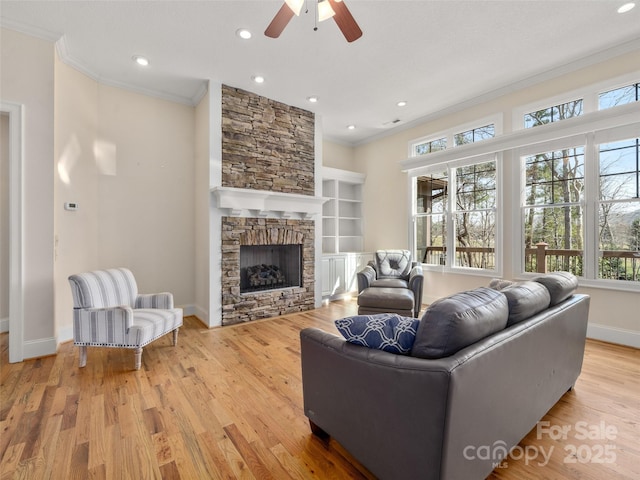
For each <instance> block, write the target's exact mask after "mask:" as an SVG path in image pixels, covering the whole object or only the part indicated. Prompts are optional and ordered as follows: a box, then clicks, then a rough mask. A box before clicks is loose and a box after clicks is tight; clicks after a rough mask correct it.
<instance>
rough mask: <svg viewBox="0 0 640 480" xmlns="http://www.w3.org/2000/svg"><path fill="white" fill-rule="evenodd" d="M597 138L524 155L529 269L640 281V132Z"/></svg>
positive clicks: (524, 215) (524, 214)
mask: <svg viewBox="0 0 640 480" xmlns="http://www.w3.org/2000/svg"><path fill="white" fill-rule="evenodd" d="M596 140H597V135H596V136H593V134H590V135H586V136H585V143H586V145H582V146H575V147H570V148H564V149H559V150H552V151H547V152H544V153H539V154H534V155H529V156H525V157H523V159H522V163H523V169H524V172H523V174H524V179H525V183H524V190H523V206H522V222H523V232H524V271H525V272H544V271H558V270H563V271H569V272H571V273H573V274H575V275H577V276H580V277H583V278H585V279H587V280H606V281H616V282H620V281H623V282H625V283H626V282H639V283H640V138H631V139H627V140H616V141H611V142H603V143H600V144H599V145H597V144H596V145H594V143H595V141H596ZM590 145H594V148H591V147H590ZM589 185H593V186H594V188H592V189H591V190H589V188H588V186H589ZM590 232H592V233H590Z"/></svg>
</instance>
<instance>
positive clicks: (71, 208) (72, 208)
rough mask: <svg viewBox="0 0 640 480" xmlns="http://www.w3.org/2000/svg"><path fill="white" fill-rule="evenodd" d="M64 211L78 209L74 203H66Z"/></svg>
mask: <svg viewBox="0 0 640 480" xmlns="http://www.w3.org/2000/svg"><path fill="white" fill-rule="evenodd" d="M64 209H65V210H77V209H78V204H77V203H75V202H66V203H65V204H64Z"/></svg>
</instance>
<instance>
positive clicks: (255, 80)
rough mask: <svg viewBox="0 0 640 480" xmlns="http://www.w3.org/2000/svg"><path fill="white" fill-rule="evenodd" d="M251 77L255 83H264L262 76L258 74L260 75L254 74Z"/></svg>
mask: <svg viewBox="0 0 640 480" xmlns="http://www.w3.org/2000/svg"><path fill="white" fill-rule="evenodd" d="M251 78H252V79H253V81H254V82H256V83H264V77H262V76H260V75H254V76H253V77H251Z"/></svg>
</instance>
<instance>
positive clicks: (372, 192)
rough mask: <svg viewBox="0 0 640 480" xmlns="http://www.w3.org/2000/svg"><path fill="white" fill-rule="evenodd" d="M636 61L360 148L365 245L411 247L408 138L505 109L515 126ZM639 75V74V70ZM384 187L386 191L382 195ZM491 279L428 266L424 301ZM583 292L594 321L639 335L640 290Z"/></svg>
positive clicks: (586, 71)
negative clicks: (531, 107) (541, 104)
mask: <svg viewBox="0 0 640 480" xmlns="http://www.w3.org/2000/svg"><path fill="white" fill-rule="evenodd" d="M638 65H640V52H637V51H636V52H631V53H627V54H624V55H621V56H619V57H617V58H614V59H610V60H607V61H603V62H601V63H599V64H596V65H592V66H590V67H587V68H583V69H581V70H578V71H575V72H572V73H569V74H565V75H562V76H559V77H557V78H554V79H551V80H546V81H544V82H541V83H539V84H536V85H534V86H530V87H528V88H525V89H521V90H519V91H515V92H512V93H509V94H506V95H503V96H501V97H497V98H494V99H493V100H491V101H487V102H485V103H482V104H479V105H476V106H473V107H469V108H466V109H461V110H459V111H457V112H454V113H450V114H447V115H443V116H442V117H440V118H437V119H434V120H432V121H428V122H425V123H423V124H420V125H418V126H415V127H413V128H410V129H407V130H404V131H401V132H398V133H396V134H395V135H390V136H386V137H384V138H381V139H379V140H375V141H372V142H370V143H368V144H365V145H361V146H358V147H356V148H355V165H356V166H355V168H354V170H357V171H360V172H363V173H365V174H366V176H367V179H366V183H365V188H364V203H363V204H364V224H365V250H368V251H372V250H375V249H378V248H389V247H392V246H393V247H395V248H406V247H408V246H409V223H408V218H409V199H408V197H407V193H406V192H407V188H408V183H407V177H406V175H405V174H403V173H402V172H401V171H400V167H399V165H398V162H399V161H400V160H403V159H405V158H407V157H408V142H409V141H410V140H413V139H417V138H420V137H423V136H428V135H432V134H435V133H438V132H441V131H444V130H446V129H448V128H451V127H455V126H459V125H464V124H467V123H469V122H473V121H474V120H478V119H482V118H485V117H487V116H490V115H495V114H502V118H503V124H504V131H505V132H508V131H510V130H511V122H512V121H511V116H512V109H513V108H514V107H517V106H520V105H526V104H529V103H532V102H536V101H539V100H544V99H546V98H549V97H552V96H555V95H559V94H562V93H564V92H569V91H572V90H575V89H579V88H581V87H585V86H589V85H591V84H594V83H598V82H601V81H605V80H607V79H613V78H615V77H617V76H620V75H624V74H628V73H631V72H634V71H635V72H638V67H637V66H638ZM638 76H639V77H640V72H638ZM504 166H505V178H506V179H507V180H508V179H509V178H510V177H511V171H512V166H513V160H512V159H511V155H510V154H505V155H504ZM506 186H507V188H506V189H505V195H506V197H505V201H504V205H505V209H504V218H503V225H504V237H503V249H504V254H505V259H504V260H505V261H504V267H505V268H504V275H503V276H504V277H505V278H514V277H515V276H517V274H518V272H514V271H513V268H512V255H513V246H512V244H513V240H512V238H513V236H512V232H513V231H514V228H516V227H515V226H514V225H513V221H512V215H513V211H512V208H513V207H514V205H516V204H517V200H516V199H517V196H516V195H515V192H513V190H512V188H511V182H509V181H507V182H506ZM381 192H385V194H384V195H381ZM488 282H489V278H487V277H482V276H469V275H453V274H444V273H442V272H433V271H428V272H427V273H426V274H425V290H424V297H425V301H427V302H429V301H433V300H435V299H437V298H440V297H442V296H444V295H448V294H451V293H454V292H456V291H460V290H462V289H466V288H473V287H476V286H481V285H486V284H487V283H488ZM581 291H585V292H587V293H589V294H590V295H591V296H592V301H591V312H590V319H589V321H590V324H591V325H595V326H596V327H597V326H604V327H605V328H610V329H613V330H615V329H622V330H623V331H631V332H635V333H636V334H640V317H639V316H638V311H640V295H639V294H638V293H631V292H621V291H611V290H604V289H595V288H590V289H581ZM612 300H614V301H615V314H612V313H611V305H612V303H611V302H612ZM623 334H624V332H623Z"/></svg>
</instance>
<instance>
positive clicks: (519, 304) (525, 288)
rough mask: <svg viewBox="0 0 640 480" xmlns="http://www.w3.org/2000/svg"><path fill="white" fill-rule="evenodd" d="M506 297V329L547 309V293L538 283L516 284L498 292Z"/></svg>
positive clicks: (549, 298) (548, 298) (548, 300)
mask: <svg viewBox="0 0 640 480" xmlns="http://www.w3.org/2000/svg"><path fill="white" fill-rule="evenodd" d="M500 291H501V292H502V293H504V295H505V296H506V297H507V303H508V305H509V319H508V320H507V327H510V326H511V325H513V324H515V323H518V322H521V321H522V320H525V319H527V318H529V317H531V316H533V315H535V314H536V313H538V312H541V311H542V310H544V309H546V308H548V307H549V302H550V301H551V296H550V295H549V291H548V290H547V289H546V288H545V287H544V286H543V285H542V284H540V283H538V282H518V283H513V284H511V285H509V286H508V287H505V288H503V289H502V290H500Z"/></svg>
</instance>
